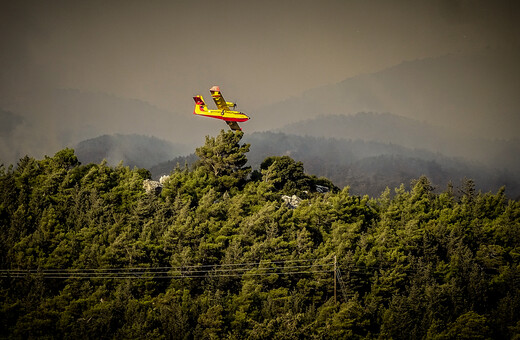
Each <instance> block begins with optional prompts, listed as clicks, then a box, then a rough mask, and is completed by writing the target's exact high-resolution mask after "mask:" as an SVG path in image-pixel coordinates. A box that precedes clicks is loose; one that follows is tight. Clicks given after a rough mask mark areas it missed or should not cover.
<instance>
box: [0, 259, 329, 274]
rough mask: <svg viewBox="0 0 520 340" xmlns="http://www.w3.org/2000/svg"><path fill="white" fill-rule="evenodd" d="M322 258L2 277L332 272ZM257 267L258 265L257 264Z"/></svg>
mask: <svg viewBox="0 0 520 340" xmlns="http://www.w3.org/2000/svg"><path fill="white" fill-rule="evenodd" d="M318 260H321V259H307V260H278V261H260V262H249V263H232V264H215V265H189V266H177V267H131V268H128V267H114V268H71V269H58V268H45V269H42V268H40V269H27V270H23V269H1V270H0V277H4V278H5V277H9V278H24V277H27V276H28V275H31V274H33V275H40V276H42V277H43V278H49V279H72V278H89V279H110V278H140V279H175V278H204V277H212V278H213V277H241V276H266V275H273V274H276V275H294V274H315V273H323V272H331V270H329V269H327V268H328V267H330V266H332V264H331V263H325V264H320V263H310V264H303V263H305V262H311V261H314V262H316V261H318ZM290 263H294V264H295V265H291V266H281V267H278V266H276V267H263V266H269V265H276V264H290ZM255 266H256V267H255Z"/></svg>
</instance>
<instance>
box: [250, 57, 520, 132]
mask: <svg viewBox="0 0 520 340" xmlns="http://www.w3.org/2000/svg"><path fill="white" fill-rule="evenodd" d="M519 57H520V56H518V55H516V54H515V53H514V52H512V51H503V50H493V49H489V50H482V51H477V52H473V53H466V54H451V55H445V56H441V57H436V58H427V59H422V60H414V61H407V62H403V63H401V64H399V65H396V66H394V67H391V68H387V69H384V70H381V71H379V72H376V73H372V74H363V75H358V76H355V77H352V78H348V79H345V80H344V81H342V82H339V83H336V84H330V85H326V86H322V87H318V88H315V89H311V90H308V91H306V92H304V93H302V94H301V95H300V96H297V97H293V98H288V99H287V100H284V101H281V102H278V103H274V104H272V105H268V106H266V107H264V108H261V109H259V110H258V112H256V113H255V115H256V116H261V117H262V121H261V122H256V121H255V122H253V120H252V121H251V123H252V125H253V124H254V126H255V130H256V131H261V130H270V129H274V128H278V127H280V126H284V125H287V124H290V123H294V122H297V121H300V120H305V119H311V118H316V117H317V116H319V115H330V114H354V113H357V112H391V113H394V114H398V115H401V116H404V117H408V118H413V119H415V120H418V121H426V122H428V123H430V124H433V125H438V126H445V127H446V126H456V127H457V129H458V130H459V132H460V133H461V134H468V135H473V136H475V135H477V136H488V138H490V139H493V138H504V139H508V138H515V137H516V136H517V135H518V133H517V127H518V126H520V115H519V114H518V112H519V111H518V110H519V108H520V96H518V93H520V83H519V82H518V79H520V74H519V70H518V69H515V70H509V69H506V68H505V67H503V65H505V64H506V63H505V62H504V60H513V61H515V60H518V59H519Z"/></svg>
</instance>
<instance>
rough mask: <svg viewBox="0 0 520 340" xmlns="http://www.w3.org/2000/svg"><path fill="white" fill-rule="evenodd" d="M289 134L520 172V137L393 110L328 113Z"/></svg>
mask: <svg viewBox="0 0 520 340" xmlns="http://www.w3.org/2000/svg"><path fill="white" fill-rule="evenodd" d="M280 131H283V132H285V133H288V134H294V135H300V136H313V137H327V138H329V137H330V138H339V139H352V140H356V139H359V140H364V141H375V142H381V143H390V144H396V145H401V146H404V147H406V148H410V149H425V150H429V151H431V152H439V153H441V154H443V155H445V156H448V157H462V158H465V159H467V160H475V161H478V162H481V163H483V164H486V165H487V166H489V167H496V168H507V169H509V170H510V171H512V172H515V171H516V172H520V159H519V158H518V157H516V155H518V154H520V139H513V140H497V139H494V140H490V139H486V138H477V137H471V136H467V135H465V134H462V133H459V131H458V130H457V127H453V128H452V129H449V128H445V127H440V126H433V125H431V124H428V123H426V122H420V121H417V120H414V119H411V118H407V117H403V116H398V115H394V114H390V113H372V112H368V113H365V112H362V113H357V114H353V115H328V116H320V117H318V118H314V119H308V120H303V121H299V122H296V123H292V124H289V125H287V126H285V127H283V128H281V129H280Z"/></svg>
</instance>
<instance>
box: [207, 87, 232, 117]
mask: <svg viewBox="0 0 520 340" xmlns="http://www.w3.org/2000/svg"><path fill="white" fill-rule="evenodd" d="M209 92H211V97H213V100H214V101H215V104H217V107H218V108H219V110H226V111H229V106H228V104H227V103H226V101H225V100H224V97H222V93H220V87H218V86H213V87H212V88H211V89H209Z"/></svg>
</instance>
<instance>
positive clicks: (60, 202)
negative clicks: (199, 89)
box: [0, 131, 520, 339]
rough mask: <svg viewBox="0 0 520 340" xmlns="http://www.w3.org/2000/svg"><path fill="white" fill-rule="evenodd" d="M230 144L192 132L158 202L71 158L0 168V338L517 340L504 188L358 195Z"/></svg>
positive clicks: (421, 181) (124, 176) (128, 175)
mask: <svg viewBox="0 0 520 340" xmlns="http://www.w3.org/2000/svg"><path fill="white" fill-rule="evenodd" d="M242 137H243V134H242V133H241V132H224V131H222V132H221V133H220V134H219V135H218V136H216V137H207V138H206V143H205V145H203V146H201V147H199V148H198V149H197V150H196V155H197V156H198V161H197V162H196V163H195V164H194V165H193V166H189V167H188V166H183V165H182V164H181V165H180V166H177V167H176V168H175V169H173V170H172V172H171V174H170V177H169V178H168V179H166V180H164V182H163V186H162V190H161V191H160V192H159V191H154V192H146V191H145V190H144V189H143V182H144V181H145V180H147V179H149V178H150V176H151V174H150V172H149V171H148V170H145V169H139V168H133V169H130V168H129V167H127V166H124V165H123V164H119V165H118V166H109V165H107V163H106V162H101V163H100V164H85V165H82V164H80V163H79V162H78V159H77V157H76V155H75V154H74V151H73V150H72V149H64V150H62V151H59V152H58V153H56V154H55V155H54V157H45V158H44V159H42V160H36V159H34V158H31V157H24V158H22V159H20V161H19V162H18V164H17V165H16V166H14V167H13V166H9V167H6V166H2V167H0V228H2V230H1V231H2V232H1V234H0V249H1V251H0V263H1V272H0V276H1V277H0V282H1V293H0V297H1V298H0V322H1V324H0V329H1V334H2V337H5V338H36V337H42V338H99V339H111V338H154V339H160V338H181V339H182V338H186V339H191V338H197V339H199V338H204V339H206V338H207V339H218V338H231V339H242V338H250V339H268V338H269V339H270V338H279V339H303V338H305V339H307V338H316V339H327V338H330V339H337V338H365V339H371V338H385V339H386V338H395V339H417V338H425V339H486V338H497V339H498V338H520V321H519V320H520V266H519V265H520V203H519V202H518V201H515V200H509V199H507V198H506V196H505V189H501V190H499V191H498V192H496V193H491V192H488V193H482V192H479V191H477V190H476V189H475V183H474V182H473V181H472V180H470V179H467V180H466V181H465V182H464V183H463V184H462V185H460V187H453V186H451V185H448V186H447V187H446V189H445V190H444V191H439V192H437V191H434V188H433V185H432V183H431V182H430V180H429V179H428V178H427V177H425V176H423V177H420V178H417V179H415V180H414V181H413V183H411V187H410V189H409V190H408V189H406V188H407V187H406V186H405V185H404V184H403V185H401V186H399V187H397V188H394V189H392V190H390V189H388V188H387V189H386V190H384V191H383V192H382V193H381V194H380V196H379V197H377V198H369V196H358V195H353V194H351V193H350V192H349V187H348V186H347V187H345V188H343V189H340V188H337V187H336V186H334V184H333V183H332V182H331V181H329V180H328V179H326V178H317V177H315V176H309V175H307V174H306V173H305V171H304V168H303V164H302V163H301V162H297V161H294V160H293V159H292V158H290V157H288V156H272V157H267V158H266V159H265V160H264V161H263V162H262V163H261V165H260V167H259V168H258V169H255V170H253V169H251V168H250V167H249V166H247V158H246V154H247V152H248V151H249V148H250V145H249V144H240V143H241V139H242ZM287 196H289V197H292V198H297V199H296V200H293V201H296V202H297V203H298V204H296V205H294V204H288V203H287ZM295 196H296V197H295Z"/></svg>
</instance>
